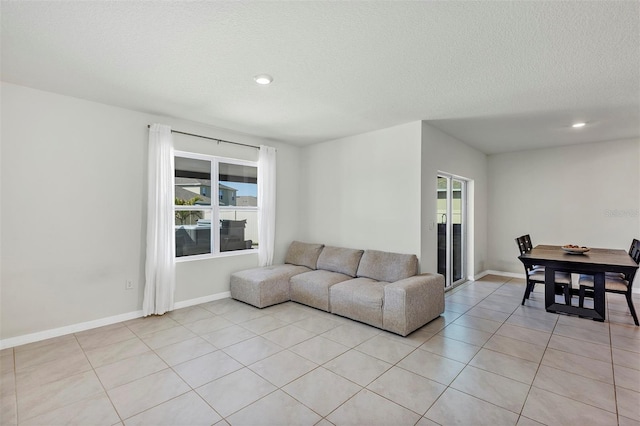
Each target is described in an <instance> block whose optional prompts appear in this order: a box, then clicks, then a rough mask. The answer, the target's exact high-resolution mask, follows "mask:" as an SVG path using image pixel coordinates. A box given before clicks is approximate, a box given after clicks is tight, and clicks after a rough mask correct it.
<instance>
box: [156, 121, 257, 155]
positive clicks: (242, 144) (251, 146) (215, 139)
mask: <svg viewBox="0 0 640 426" xmlns="http://www.w3.org/2000/svg"><path fill="white" fill-rule="evenodd" d="M147 128H151V125H147ZM171 133H179V134H181V135H187V136H193V137H196V138H202V139H209V140H211V141H216V142H218V143H220V142H224V143H231V144H233V145H240V146H246V147H248V148H255V149H260V147H259V146H256V145H249V144H246V143H240V142H232V141H226V140H224V139H217V138H210V137H209V136H202V135H196V134H193V133H187V132H181V131H179V130H173V129H171Z"/></svg>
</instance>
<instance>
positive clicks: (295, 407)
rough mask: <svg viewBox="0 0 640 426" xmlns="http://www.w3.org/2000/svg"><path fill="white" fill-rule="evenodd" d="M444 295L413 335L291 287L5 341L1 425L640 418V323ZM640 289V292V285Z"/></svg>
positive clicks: (610, 306) (480, 292)
mask: <svg viewBox="0 0 640 426" xmlns="http://www.w3.org/2000/svg"><path fill="white" fill-rule="evenodd" d="M523 291H524V283H523V281H522V280H518V279H509V278H503V277H497V276H488V277H485V278H483V279H482V280H479V281H476V282H472V283H468V284H465V285H463V286H460V287H458V288H456V289H454V290H453V291H451V292H449V293H447V295H446V307H447V310H446V312H445V313H444V315H443V316H442V317H440V318H438V319H436V320H434V321H432V322H431V323H429V324H428V325H426V326H424V327H423V328H421V329H419V330H417V331H416V332H414V333H412V334H411V335H409V336H407V337H406V338H403V337H400V336H397V335H394V334H391V333H387V332H385V331H382V330H378V329H376V328H372V327H369V326H367V325H364V324H360V323H357V322H354V321H351V320H348V319H345V318H341V317H338V316H334V315H331V314H328V313H325V312H322V311H318V310H316V309H312V308H309V307H306V306H302V305H299V304H296V303H293V302H290V303H284V304H281V305H277V306H272V307H269V308H265V309H262V310H261V309H256V308H253V307H251V306H248V305H245V304H243V303H240V302H237V301H234V300H231V299H225V300H219V301H215V302H210V303H205V304H202V305H198V306H193V307H189V308H185V309H180V310H177V311H174V312H171V313H169V314H167V315H164V316H161V317H151V318H146V319H144V318H140V319H136V320H132V321H126V322H123V323H119V324H114V325H111V326H108V327H102V328H100V329H94V330H89V331H85V332H81V333H76V334H73V335H68V336H62V337H59V338H55V339H51V340H47V341H42V342H37V343H33V344H29V345H24V346H20V347H16V348H12V349H6V350H3V351H1V352H0V354H1V358H0V366H1V376H0V377H1V379H0V380H1V381H0V385H1V388H0V389H1V398H2V399H1V406H0V413H1V418H0V423H1V424H2V425H15V424H19V425H57V424H77V425H127V426H129V425H165V424H166V425H213V424H220V425H225V424H231V425H261V424H278V425H289V424H296V425H298V424H300V425H307V424H308V425H314V424H319V425H331V424H335V425H343V424H361V425H375V424H383V425H405V424H406V425H420V426H426V425H434V424H442V425H446V424H462V425H481V424H488V425H515V424H517V425H538V424H549V425H590V424H593V425H617V424H619V425H639V424H640V327H635V326H634V325H633V321H632V319H631V316H630V314H629V312H628V308H627V304H626V301H625V299H624V297H623V296H618V295H607V315H608V320H607V322H605V323H598V322H594V321H591V320H588V319H581V318H577V317H573V316H565V315H556V314H550V313H547V312H545V310H544V308H543V298H544V297H543V293H542V291H543V288H542V286H538V288H537V289H536V292H535V293H534V294H533V295H532V296H531V299H530V300H529V301H528V302H527V303H526V305H525V306H521V305H520V301H521V298H522V294H523ZM636 305H637V306H640V303H638V301H636Z"/></svg>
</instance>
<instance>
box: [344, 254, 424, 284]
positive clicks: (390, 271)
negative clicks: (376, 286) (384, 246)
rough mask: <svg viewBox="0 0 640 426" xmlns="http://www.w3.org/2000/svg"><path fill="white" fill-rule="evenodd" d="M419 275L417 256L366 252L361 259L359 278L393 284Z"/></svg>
mask: <svg viewBox="0 0 640 426" xmlns="http://www.w3.org/2000/svg"><path fill="white" fill-rule="evenodd" d="M417 273H418V258H417V257H416V255H415V254H400V253H389V252H386V251H377V250H365V252H364V254H363V255H362V259H360V265H359V266H358V273H357V276H358V277H365V278H372V279H374V280H378V281H386V282H390V283H392V282H395V281H399V280H403V279H405V278H409V277H412V276H414V275H416V274H417Z"/></svg>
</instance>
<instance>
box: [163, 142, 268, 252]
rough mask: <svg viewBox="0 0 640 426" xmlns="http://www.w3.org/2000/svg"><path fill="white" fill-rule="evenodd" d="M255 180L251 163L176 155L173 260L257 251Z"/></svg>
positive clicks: (185, 153) (200, 155)
mask: <svg viewBox="0 0 640 426" xmlns="http://www.w3.org/2000/svg"><path fill="white" fill-rule="evenodd" d="M257 176H258V166H257V163H256V162H252V161H244V160H235V159H229V158H222V157H215V156H210V155H202V154H194V153H188V152H179V151H177V152H176V154H175V206H174V207H175V232H176V258H185V257H189V258H192V256H198V257H211V256H218V255H220V254H224V253H227V252H239V251H247V250H253V249H256V248H257V247H258V241H259V238H258V203H257V192H258V180H257ZM212 188H218V191H217V193H218V199H217V200H215V202H212V201H214V200H212V199H211V194H212ZM213 193H215V192H213ZM238 200H242V201H243V202H242V203H241V204H238V203H237V201H238ZM247 200H251V201H250V202H248V201H247Z"/></svg>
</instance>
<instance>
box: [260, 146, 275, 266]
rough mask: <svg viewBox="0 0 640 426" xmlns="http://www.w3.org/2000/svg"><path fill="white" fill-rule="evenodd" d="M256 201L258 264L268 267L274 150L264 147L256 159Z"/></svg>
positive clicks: (271, 240) (271, 242)
mask: <svg viewBox="0 0 640 426" xmlns="http://www.w3.org/2000/svg"><path fill="white" fill-rule="evenodd" d="M258 201H259V203H260V206H259V212H258V235H260V241H259V242H258V262H259V264H260V266H269V265H271V264H272V263H273V247H274V243H275V238H276V149H275V148H272V147H270V146H264V145H260V154H259V157H258Z"/></svg>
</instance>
